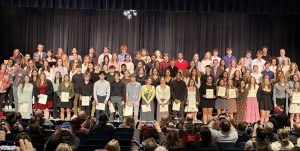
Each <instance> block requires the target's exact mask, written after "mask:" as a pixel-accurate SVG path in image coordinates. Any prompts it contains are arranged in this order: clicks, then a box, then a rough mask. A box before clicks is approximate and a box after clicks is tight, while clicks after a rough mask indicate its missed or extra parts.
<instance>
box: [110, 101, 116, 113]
mask: <svg viewBox="0 0 300 151" xmlns="http://www.w3.org/2000/svg"><path fill="white" fill-rule="evenodd" d="M109 111H110V113H114V112H116V110H115V107H114V105H113V104H112V103H109Z"/></svg>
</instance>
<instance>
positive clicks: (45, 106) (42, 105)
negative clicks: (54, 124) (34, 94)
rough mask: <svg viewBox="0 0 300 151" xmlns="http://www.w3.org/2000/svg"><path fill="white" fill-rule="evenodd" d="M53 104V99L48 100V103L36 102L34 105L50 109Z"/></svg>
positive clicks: (37, 107) (38, 107)
mask: <svg viewBox="0 0 300 151" xmlns="http://www.w3.org/2000/svg"><path fill="white" fill-rule="evenodd" d="M52 106H53V103H52V101H47V103H46V104H40V103H37V102H36V103H34V105H33V107H34V108H35V109H46V108H47V109H49V108H52Z"/></svg>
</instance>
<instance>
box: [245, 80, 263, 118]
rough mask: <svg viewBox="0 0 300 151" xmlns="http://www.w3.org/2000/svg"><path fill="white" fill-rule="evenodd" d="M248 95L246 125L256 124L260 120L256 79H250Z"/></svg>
mask: <svg viewBox="0 0 300 151" xmlns="http://www.w3.org/2000/svg"><path fill="white" fill-rule="evenodd" d="M246 87H247V91H248V95H247V101H246V106H247V107H246V112H245V121H246V123H250V124H251V123H255V122H257V121H259V120H260V116H259V110H258V102H257V96H256V94H257V90H258V85H257V84H256V79H255V78H254V77H252V76H251V77H250V83H249V84H248V85H247V86H246Z"/></svg>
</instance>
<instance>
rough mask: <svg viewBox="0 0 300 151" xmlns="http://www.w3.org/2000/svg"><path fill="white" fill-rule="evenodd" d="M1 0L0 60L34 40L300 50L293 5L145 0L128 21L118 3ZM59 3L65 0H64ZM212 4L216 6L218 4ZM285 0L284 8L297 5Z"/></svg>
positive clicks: (82, 48) (299, 19) (52, 44)
mask: <svg viewBox="0 0 300 151" xmlns="http://www.w3.org/2000/svg"><path fill="white" fill-rule="evenodd" d="M215 1H218V0H215ZM19 2H24V1H21V0H20V1H19ZM29 2H30V1H29ZM40 2H45V1H42V0H41V1H40ZM50 2H51V1H50ZM65 2H66V1H65ZM68 2H69V3H71V1H68ZM77 2H78V1H77ZM93 2H95V1H93ZM132 2H134V1H132ZM174 2H179V1H174ZM193 2H194V1H193ZM225 2H226V1H225ZM225 2H224V3H225ZM227 2H228V1H227ZM249 2H250V1H248V3H249ZM253 2H254V1H253ZM256 2H257V1H256ZM268 2H270V3H271V1H268ZM272 2H273V1H272ZM274 2H275V1H274ZM287 2H289V1H287ZM69 3H68V4H69ZM5 4H7V3H5V2H3V1H2V3H1V2H0V6H2V7H0V8H1V11H0V20H1V23H0V38H1V40H0V51H1V55H0V58H1V60H2V59H4V58H8V57H9V56H11V54H12V50H13V49H14V48H19V49H20V50H21V52H22V53H23V54H25V53H31V54H32V53H33V51H35V47H36V44H37V43H43V44H45V46H46V49H52V50H55V49H56V48H58V47H62V48H63V49H64V50H65V51H68V52H69V51H70V50H71V49H72V48H73V47H76V48H78V50H79V53H80V54H84V53H86V52H87V51H88V48H89V47H94V48H95V49H96V50H97V54H100V53H101V50H102V48H103V46H108V47H110V49H111V51H112V52H119V47H120V45H121V44H127V45H128V46H129V52H130V53H131V54H132V53H133V52H134V51H136V50H139V49H140V48H147V49H148V51H150V52H154V51H155V50H156V49H159V50H162V51H165V52H169V53H171V55H173V56H175V54H176V53H177V52H178V51H182V52H184V54H185V56H187V57H188V58H191V57H192V55H193V54H194V53H195V52H198V53H200V57H201V58H202V57H203V55H204V52H205V51H208V50H212V49H213V48H218V49H219V50H220V51H221V54H222V55H224V53H225V49H226V48H227V47H232V48H233V50H234V55H236V56H238V57H240V56H242V55H244V52H245V50H248V49H250V50H257V49H258V48H260V47H261V46H263V45H266V46H268V47H269V51H270V53H271V54H274V55H278V52H279V49H280V48H285V49H286V50H287V51H288V56H290V57H291V58H292V59H293V60H295V61H296V62H297V63H300V61H298V60H300V56H299V55H297V52H300V43H299V40H300V29H299V27H300V15H299V13H298V12H297V11H293V10H294V9H291V10H289V9H286V10H289V11H283V10H282V9H280V11H278V12H277V13H276V11H273V8H269V7H265V8H266V9H261V10H262V11H259V10H257V11H250V12H249V10H253V9H246V10H242V8H243V7H241V8H240V9H238V10H236V9H234V8H239V7H237V6H236V5H233V6H234V7H233V6H232V5H228V6H227V5H226V4H223V3H222V6H223V5H224V6H223V7H225V6H226V8H224V9H223V10H217V9H215V10H214V11H209V10H211V9H209V10H208V9H203V11H201V10H199V9H197V10H196V11H195V10H194V9H190V7H188V8H187V9H190V10H186V11H184V10H183V11H176V10H173V9H175V8H181V7H178V6H177V5H176V6H177V7H175V6H174V8H173V9H171V8H172V7H171V6H172V5H171V3H170V6H169V7H170V10H168V9H167V10H165V11H163V10H160V9H161V7H162V6H161V7H160V9H158V10H156V9H150V8H152V7H149V6H148V5H147V6H148V7H149V9H146V8H144V7H143V8H144V9H138V16H137V17H134V18H133V19H132V20H130V21H129V20H128V19H127V18H126V17H124V16H123V14H122V12H123V10H121V8H115V9H108V10H106V9H104V8H103V9H99V8H98V9H93V8H79V7H77V6H81V5H80V3H77V5H76V8H72V9H70V8H64V7H62V8H57V7H54V6H57V5H53V7H50V6H52V5H50V3H49V5H46V4H45V5H42V4H41V3H38V4H39V5H29V4H32V3H27V4H28V5H26V6H23V5H19V6H16V5H17V3H9V4H10V5H5ZM19 4H23V3H19ZM47 4H48V3H47ZM63 4H64V5H63ZM63 4H62V5H63V6H65V5H66V4H67V3H63ZM176 4H178V3H176ZM179 4H180V3H179ZM188 4H189V3H188ZM213 4H214V5H216V8H219V7H220V6H219V5H221V4H219V3H213ZM287 4H289V5H286V7H288V8H289V7H292V6H293V7H295V6H294V5H291V3H287ZM140 5H141V4H140ZM140 5H139V7H140ZM174 5H175V4H174ZM277 5H278V6H281V5H283V3H278V4H277ZM31 6H35V7H31ZM70 6H73V5H70ZM82 6H86V5H84V4H82ZM97 6H98V5H97ZM113 6H115V5H113ZM116 6H118V5H116ZM155 6H156V5H155ZM192 6H194V5H192ZM208 6H209V8H211V6H210V5H208ZM208 6H207V7H208ZM241 6H243V5H241ZM247 6H248V5H247ZM250 6H252V5H249V7H250ZM266 6H268V5H266ZM283 6H284V5H283ZM153 7H154V6H153ZM164 7H165V6H164ZM202 7H204V6H202ZM205 7H206V6H205ZM252 7H253V6H252ZM286 7H284V8H286ZM221 8H222V7H221ZM247 8H248V7H247ZM258 8H260V7H258ZM226 10H231V11H226ZM263 10H264V11H263ZM2 54H3V55H2Z"/></svg>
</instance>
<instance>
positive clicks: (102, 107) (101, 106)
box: [96, 103, 105, 111]
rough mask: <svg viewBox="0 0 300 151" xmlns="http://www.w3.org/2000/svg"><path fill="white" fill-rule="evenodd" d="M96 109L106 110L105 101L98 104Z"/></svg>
mask: <svg viewBox="0 0 300 151" xmlns="http://www.w3.org/2000/svg"><path fill="white" fill-rule="evenodd" d="M96 109H97V110H102V111H104V110H105V104H104V103H98V104H96Z"/></svg>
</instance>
